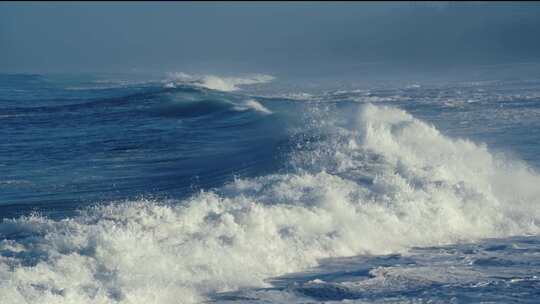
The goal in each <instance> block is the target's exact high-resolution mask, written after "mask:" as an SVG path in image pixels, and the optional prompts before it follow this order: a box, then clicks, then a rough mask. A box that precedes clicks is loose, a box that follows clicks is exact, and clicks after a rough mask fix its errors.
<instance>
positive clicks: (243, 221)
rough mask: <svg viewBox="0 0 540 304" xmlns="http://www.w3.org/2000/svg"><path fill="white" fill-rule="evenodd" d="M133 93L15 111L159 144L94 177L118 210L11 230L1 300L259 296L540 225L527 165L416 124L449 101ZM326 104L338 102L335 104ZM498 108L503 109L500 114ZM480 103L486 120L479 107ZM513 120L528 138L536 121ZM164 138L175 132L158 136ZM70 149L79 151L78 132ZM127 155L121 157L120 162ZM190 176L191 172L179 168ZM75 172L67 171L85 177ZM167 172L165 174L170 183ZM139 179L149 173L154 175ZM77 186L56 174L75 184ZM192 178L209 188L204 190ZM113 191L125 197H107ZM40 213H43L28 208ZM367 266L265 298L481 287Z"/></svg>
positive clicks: (84, 210) (0, 251)
mask: <svg viewBox="0 0 540 304" xmlns="http://www.w3.org/2000/svg"><path fill="white" fill-rule="evenodd" d="M122 90H126V88H125V87H123V88H122ZM406 90H415V91H414V92H413V93H414V94H419V92H418V91H417V90H423V89H422V88H420V87H416V86H415V87H412V88H407V89H406ZM461 90H463V88H461ZM129 91H130V94H128V95H125V96H119V97H118V96H116V97H107V98H103V97H102V98H99V99H97V100H93V101H84V102H80V101H74V100H69V101H65V100H64V101H55V102H54V103H55V104H54V106H53V105H50V104H45V105H39V106H36V105H32V106H21V105H20V103H18V105H17V107H14V106H12V107H9V104H8V106H6V109H11V111H12V112H10V114H9V115H15V116H14V117H9V118H5V119H8V120H10V121H9V123H11V124H13V125H14V126H15V125H16V123H17V122H18V120H17V119H22V118H18V117H17V116H16V115H19V114H20V115H23V117H25V119H36V120H37V121H39V122H41V125H42V126H43V125H45V126H47V118H49V119H50V120H49V121H48V122H49V123H51V124H53V123H59V122H57V121H56V120H57V119H60V118H61V117H64V118H66V117H69V119H70V120H71V121H72V120H73V119H81V121H85V120H88V121H87V122H86V123H87V124H85V125H83V126H82V127H84V128H86V129H85V130H86V131H87V133H86V134H84V135H82V136H88V134H93V133H92V132H93V129H92V128H91V127H89V126H92V125H94V124H96V123H97V122H101V123H102V124H107V123H108V121H109V120H110V121H113V122H111V123H114V124H115V125H116V126H117V129H116V130H114V132H119V131H118V130H122V132H127V131H129V130H131V129H129V128H127V129H125V128H126V127H131V128H133V130H136V131H138V132H143V134H141V138H136V139H134V141H135V143H133V145H134V146H133V148H130V152H129V154H132V153H134V154H136V155H137V157H136V158H135V159H130V160H129V161H127V160H125V159H118V160H116V161H115V162H114V165H115V167H109V166H108V164H107V163H99V162H97V161H96V162H95V166H97V167H98V168H99V169H100V170H112V168H117V169H116V170H118V171H119V172H117V173H118V174H119V175H118V176H117V175H115V174H114V173H108V175H107V176H106V178H105V179H104V180H100V179H99V178H96V180H97V181H96V180H94V181H92V182H88V183H87V184H84V183H83V184H82V186H81V187H83V186H84V188H85V189H86V190H87V191H88V192H90V193H89V194H86V196H85V199H86V200H88V201H92V200H93V201H94V202H100V203H101V204H98V205H93V206H87V205H84V204H82V203H79V204H78V205H77V207H78V209H79V210H78V211H77V212H74V213H68V212H65V209H68V207H66V204H63V205H61V206H60V207H58V209H60V211H64V213H62V212H61V213H62V215H61V216H55V214H54V213H53V214H47V213H46V212H45V211H46V210H47V209H43V210H42V212H41V213H26V214H23V215H22V216H18V217H13V218H9V217H5V218H4V219H3V220H2V222H1V224H0V240H1V241H0V300H1V301H0V302H2V303H198V302H204V301H208V300H215V301H221V300H223V301H233V300H234V301H240V302H241V301H249V300H250V299H252V300H255V298H253V296H254V294H256V293H257V290H259V291H260V290H261V289H260V288H265V287H270V286H272V285H271V282H270V281H267V279H269V278H272V277H276V276H279V275H283V274H286V273H291V272H299V271H305V270H306V269H309V268H310V267H315V266H321V261H323V260H322V259H327V258H343V257H351V256H373V255H375V256H381V257H383V256H384V255H387V254H394V255H395V254H397V257H398V258H396V261H397V262H395V263H398V262H399V263H402V264H403V265H419V264H421V263H420V261H421V260H420V259H419V258H415V256H413V257H411V259H412V260H407V258H399V257H401V256H402V255H403V256H406V255H407V254H410V253H411V250H413V251H412V252H414V250H415V249H414V248H416V247H418V246H420V247H437V246H446V245H451V244H456V243H466V242H472V243H474V242H478V241H479V240H481V239H485V238H503V239H504V238H508V237H511V236H516V235H533V236H537V235H538V234H539V233H540V208H539V205H540V188H538V185H539V184H540V176H539V175H538V174H537V173H536V172H535V171H534V169H533V168H531V167H530V165H528V164H527V163H526V162H524V161H519V160H516V158H515V157H509V156H508V154H507V153H500V152H494V151H492V149H490V148H488V146H487V145H486V144H481V143H475V142H473V141H471V140H467V139H461V138H459V137H451V136H448V135H445V134H443V133H441V131H440V130H438V129H437V127H436V126H435V125H433V124H432V123H429V122H427V120H426V119H424V120H423V119H419V118H416V117H415V116H422V117H426V118H429V117H431V118H432V119H433V118H439V117H440V115H442V114H441V113H443V112H444V111H440V110H438V111H437V110H436V109H435V107H436V106H439V107H445V105H440V104H438V103H426V102H424V101H414V103H408V104H405V105H403V104H392V103H391V102H390V104H382V103H381V104H373V103H366V102H361V101H359V100H357V99H355V100H353V99H354V98H358V99H359V98H361V96H365V92H351V93H346V94H352V97H354V98H352V97H351V96H343V94H345V93H343V92H339V93H336V94H326V95H325V96H327V97H324V96H321V97H320V98H319V100H317V101H316V102H309V101H308V100H304V101H302V102H298V101H297V100H290V99H286V98H277V97H274V98H263V97H253V96H249V97H248V96H245V95H242V94H236V95H235V94H230V93H227V92H218V91H212V90H206V89H201V88H199V87H197V86H196V87H190V86H186V85H185V84H184V85H182V86H180V87H178V86H177V87H174V88H172V87H165V88H163V87H159V86H157V85H148V84H145V85H144V87H143V88H141V86H140V85H137V86H136V90H134V88H130V89H129ZM122 92H123V91H122ZM122 92H116V93H115V94H120V93H122ZM93 94H95V93H93ZM108 94H109V93H108ZM340 94H341V95H340ZM409 94H410V95H412V93H409ZM429 94H432V92H430V91H427V93H425V95H424V96H429ZM336 95H338V96H341V97H340V98H338V97H336ZM328 96H333V97H328ZM324 98H326V100H327V102H321V99H324ZM381 98H383V97H381ZM426 99H427V97H426ZM372 100H373V99H368V101H372ZM484 100H485V99H484ZM392 102H394V101H392ZM51 103H53V102H51ZM486 103H487V105H484V107H485V110H486V111H488V112H489V111H491V108H492V106H490V105H491V104H489V103H488V102H486ZM516 103H517V104H516ZM522 103H523V101H519V102H518V101H516V102H515V103H514V104H512V101H509V102H508V104H507V105H506V106H507V107H509V108H510V109H509V111H512V106H513V107H514V108H517V107H520V106H523V105H522ZM467 106H468V105H467ZM400 107H401V108H400ZM529 107H531V108H532V109H534V108H535V107H538V103H534V102H531V103H530V104H529ZM403 108H407V109H408V111H406V110H404V109H403ZM472 110H474V111H477V110H478V108H477V105H474V108H472V109H470V111H472ZM413 112H414V113H417V114H418V115H412V114H411V113H413ZM433 113H436V114H433ZM464 113H467V112H466V111H465V110H463V109H462V110H461V111H460V112H456V113H455V115H456V116H458V117H460V118H462V117H463V115H464ZM520 113H521V112H520ZM79 114H80V116H77V115H79ZM444 114H445V115H447V114H448V112H444ZM506 114H507V113H505V115H506ZM64 115H65V116H64ZM523 115H525V114H523ZM527 115H531V113H530V111H529V113H528V114H527ZM29 117H30V118H29ZM75 117H78V118H75ZM475 117H477V116H475ZM135 118H136V119H135ZM132 119H134V120H135V121H131V120H132ZM123 120H126V122H125V124H124V125H123V124H122V123H124V121H123ZM448 121H451V120H447V122H448ZM499 123H500V124H504V125H505V126H507V127H508V128H507V129H508V130H512V128H510V127H511V126H514V125H513V124H514V123H523V120H515V119H514V118H512V119H511V120H510V122H509V121H508V120H506V121H504V120H501V121H499ZM132 124H133V125H132ZM141 125H142V126H145V127H146V128H141V127H140V126H141ZM442 125H443V126H444V124H442ZM160 128H161V129H163V130H165V131H166V132H165V133H159V132H157V131H156V130H159V129H160ZM102 130H103V129H102V128H100V129H97V130H96V132H95V134H97V133H99V132H98V131H102ZM448 130H449V131H448V132H449V133H451V132H455V133H457V132H459V131H462V130H461V129H451V128H449V129H448ZM475 130H477V131H478V129H475ZM516 130H521V129H520V128H514V132H518V131H516ZM152 132H154V133H152ZM485 132H488V133H486V134H491V133H489V132H491V131H485ZM524 132H525V131H524ZM120 133H121V132H120ZM150 134H153V136H150ZM163 134H169V135H170V136H171V137H170V139H169V140H165V141H164V142H163V143H161V144H160V143H159V141H156V138H159V137H160V136H163ZM121 135H122V136H120V135H119V138H123V137H124V136H125V134H121ZM142 135H144V136H142ZM57 136H59V137H60V135H57ZM63 136H66V135H65V134H64V135H63ZM71 136H75V135H73V134H71ZM96 136H97V135H96ZM110 136H111V133H106V134H103V138H109V137H110ZM132 136H134V135H132ZM148 138H149V139H148ZM23 139H24V138H23ZM54 140H55V142H56V143H57V144H61V145H62V144H64V143H63V142H62V139H61V138H56V137H55V139H54ZM71 140H72V141H71V142H73V139H71ZM146 140H149V141H146ZM21 141H22V139H21ZM115 144H117V143H115ZM137 144H138V146H137ZM150 144H152V145H153V146H151V147H150V148H147V147H144V146H145V145H150ZM14 149H15V147H14ZM17 149H21V148H20V147H18V146H17ZM28 149H30V148H28ZM85 149H86V148H85ZM145 149H148V150H145ZM109 151H111V150H109ZM112 151H114V150H112ZM263 151H266V152H263ZM143 152H144V153H143ZM100 153H104V152H103V151H102V150H98V151H95V152H92V151H87V154H86V155H85V157H84V158H85V161H86V162H90V161H91V160H95V159H98V158H99V157H103V155H102V154H100ZM110 153H111V154H109V157H111V156H112V155H117V154H115V153H116V152H110ZM53 155H54V154H53ZM173 155H176V158H173ZM225 163H226V164H225ZM69 165H70V164H64V168H65V167H68V166H69ZM80 166H83V165H82V164H80V163H79V164H77V165H76V166H75V167H77V168H78V167H80ZM161 170H164V171H165V173H167V174H164V172H163V171H161ZM156 171H158V173H156ZM177 171H181V172H182V173H178V174H179V175H174V174H173V173H175V172H177ZM143 173H144V174H143ZM65 174H67V175H68V176H67V177H66V176H64V178H66V179H67V178H71V177H72V176H71V175H69V173H65ZM160 174H163V176H162V177H163V179H159V178H157V177H159V176H160ZM196 174H197V175H198V176H199V179H198V182H196V183H195V182H193V179H192V176H193V175H196ZM139 175H144V176H143V177H140V179H137V178H136V177H138V176H139ZM61 178H62V176H60V177H58V178H57V179H56V180H58V181H60V182H62V179H61ZM130 178H132V179H130ZM124 179H127V181H125V183H124V188H120V189H118V191H117V192H116V193H118V192H119V194H118V196H110V197H105V198H106V199H107V200H104V198H103V197H102V196H103V192H104V191H103V189H99V190H95V191H94V192H92V191H90V190H91V189H92V188H91V187H89V185H93V186H94V187H99V186H100V185H104V184H106V183H108V182H110V181H115V182H120V181H122V180H124ZM163 180H166V181H167V183H173V184H176V185H177V186H170V187H171V188H172V190H170V191H166V192H165V193H166V196H163V197H160V196H157V197H156V194H155V193H159V191H157V190H162V189H168V188H167V187H164V186H163V185H167V183H164V182H163ZM188 181H189V182H191V183H192V185H193V184H195V185H197V187H194V186H192V185H189V186H188V184H187V183H188ZM29 182H33V183H37V182H38V181H36V180H30V181H29ZM182 183H184V185H185V186H184V188H182V185H183V184H182ZM6 185H7V184H6ZM65 185H66V186H65V188H68V185H69V184H68V183H66V184H65ZM10 187H11V188H8V190H10V191H11V193H12V194H11V196H12V197H14V198H17V196H16V194H17V192H16V189H17V188H16V186H10ZM17 187H24V185H23V186H20V185H19V186H17ZM160 187H161V188H160ZM141 188H143V189H148V188H153V189H157V190H155V191H154V192H151V194H153V196H152V195H150V196H149V195H144V192H138V193H137V192H136V190H138V189H141ZM39 189H42V191H43V192H46V191H47V188H46V187H44V188H39ZM178 189H182V191H178ZM177 191H178V193H177ZM105 192H106V191H105ZM133 193H135V194H139V195H140V194H141V193H142V194H143V197H142V198H140V197H137V196H133V195H132V194H133ZM51 195H53V194H51ZM62 195H64V198H65V199H66V200H68V201H71V204H74V203H73V202H74V201H76V200H73V197H76V195H85V194H84V193H82V194H81V193H80V192H76V191H73V193H70V192H69V191H67V193H63V194H62ZM8 198H9V196H8ZM111 198H123V199H122V200H121V201H116V202H111V203H107V202H108V200H110V199H111ZM21 201H22V198H21ZM16 202H17V201H16ZM24 204H28V203H26V202H25V203H18V204H14V205H10V206H11V207H10V208H17V207H21V206H23V205H24ZM36 204H37V205H34V207H35V206H39V205H40V204H41V205H43V204H45V205H47V203H46V202H38V203H36ZM6 210H7V209H6ZM479 246H480V245H479ZM488 247H489V246H488ZM488 247H486V248H488ZM441 248H442V247H441ZM460 248H461V247H460ZM489 248H492V250H491V251H489V250H488V249H489ZM489 248H488V249H486V250H487V251H486V252H488V251H489V252H492V251H495V252H496V251H497V250H504V246H503V247H500V246H499V247H496V246H495V247H493V246H492V247H489ZM497 248H499V249H497ZM500 248H503V249H500ZM509 248H510V247H509ZM539 248H540V247H539ZM458 249H459V248H458ZM459 250H461V249H459ZM459 250H455V251H459ZM434 252H435V253H430V254H429V255H427V256H429V257H430V258H432V259H433V261H439V260H440V259H441V258H440V257H439V256H437V254H439V255H440V254H441V251H440V250H439V251H437V250H434ZM391 257H392V256H391ZM394 257H395V256H394ZM424 257H426V255H424ZM391 259H392V258H390V260H391ZM400 259H402V260H400ZM414 259H416V260H414ZM386 261H387V262H388V261H389V260H388V259H387V260H386ZM411 261H414V262H413V263H411ZM363 263H364V264H363V265H368V266H370V267H372V268H371V269H365V270H363V272H362V271H360V272H358V274H356V275H352V274H349V275H348V278H349V279H350V277H351V276H353V277H354V276H356V277H357V278H358V277H361V278H362V280H360V283H355V284H356V285H354V284H352V283H351V284H352V285H351V284H348V285H347V284H345V283H343V281H340V282H337V283H332V282H328V281H331V280H330V279H328V278H326V279H325V280H321V279H316V280H313V279H314V278H311V279H312V280H311V281H309V282H308V280H306V281H305V282H303V283H301V284H300V285H298V284H295V285H294V286H293V285H291V286H288V287H283V288H282V289H279V288H277V289H276V288H274V289H268V292H266V294H265V298H264V297H263V298H262V299H263V300H265V301H267V302H276V303H283V302H295V301H296V302H301V301H305V300H306V299H311V300H316V301H319V300H320V301H328V300H344V299H362V295H363V294H366V292H375V291H376V290H382V289H384V288H386V289H384V290H386V292H388V293H387V296H391V295H392V294H394V295H395V292H396V290H397V291H400V290H401V292H402V293H401V294H403V295H404V296H405V299H402V300H411V299H407V298H406V297H407V294H408V293H407V288H413V289H414V288H418V287H417V286H423V285H422V284H423V283H421V282H426V281H429V282H447V281H448V282H449V280H450V279H451V278H454V279H455V280H457V281H460V278H464V277H466V274H464V273H458V272H455V273H446V276H445V277H444V279H442V278H441V276H444V275H445V274H440V276H439V277H434V275H433V270H434V269H435V268H429V269H427V270H426V269H425V268H414V269H412V268H411V269H412V270H407V269H408V268H404V267H405V266H399V265H400V264H398V265H397V266H393V267H394V268H391V267H390V264H385V263H379V262H373V261H370V260H366V261H363ZM474 263H476V264H474V265H480V266H481V265H482V263H487V264H489V265H492V264H493V263H497V260H496V259H495V260H493V259H486V258H485V256H480V255H478V256H475V260H474ZM434 264H436V263H435V262H434ZM430 265H431V264H430ZM437 265H438V264H437ZM437 265H435V266H437ZM353 266H354V263H350V264H346V265H345V268H346V269H351V268H353ZM428 266H429V265H428ZM435 266H434V267H435ZM439 266H440V267H442V266H441V265H439ZM439 266H437V267H439ZM396 267H397V268H396ZM407 267H412V266H407ZM426 267H427V266H426ZM422 269H423V270H422ZM428 270H429V271H428ZM422 271H424V272H422ZM439 271H440V270H439ZM364 272H365V274H362V273H364ZM342 274H343V273H342ZM403 278H405V279H404V280H405V281H400V280H403ZM469 279H470V277H469ZM421 280H423V281H421ZM437 280H438V281H437ZM474 280H477V277H475V279H474ZM474 280H473V281H474ZM392 282H397V283H395V284H394V283H392ZM340 284H341V285H340ZM440 284H442V283H440ZM353 285H354V286H353ZM295 286H296V287H295ZM389 286H390V287H389ZM407 286H408V287H407ZM410 286H413V287H410ZM415 286H416V287H415ZM353 287H354V288H353ZM252 288H253V290H255V292H251V293H250V292H248V293H247V296H245V295H244V296H245V297H243V298H242V297H236V298H235V297H225V296H221V297H220V296H216V295H220V294H221V295H223V294H224V293H226V292H231V291H236V290H239V289H240V290H252ZM399 288H401V289H399ZM262 290H264V289H262ZM449 293H450V294H451V292H449ZM411 294H413V293H411ZM366 299H367V300H371V302H376V300H377V299H374V298H366ZM420 299H421V298H420Z"/></svg>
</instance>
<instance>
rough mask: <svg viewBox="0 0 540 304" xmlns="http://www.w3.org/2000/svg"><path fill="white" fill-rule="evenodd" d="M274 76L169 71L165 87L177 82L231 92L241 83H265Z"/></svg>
mask: <svg viewBox="0 0 540 304" xmlns="http://www.w3.org/2000/svg"><path fill="white" fill-rule="evenodd" d="M274 79H275V78H274V77H273V76H270V75H264V74H255V75H251V76H247V77H220V76H216V75H203V76H195V75H189V74H186V73H182V72H176V73H169V80H167V82H166V84H165V87H167V88H173V87H175V86H176V85H178V84H189V85H194V86H199V87H203V88H207V89H211V90H218V91H224V92H232V91H237V90H239V89H240V86H243V85H254V84H261V83H267V82H270V81H272V80H274Z"/></svg>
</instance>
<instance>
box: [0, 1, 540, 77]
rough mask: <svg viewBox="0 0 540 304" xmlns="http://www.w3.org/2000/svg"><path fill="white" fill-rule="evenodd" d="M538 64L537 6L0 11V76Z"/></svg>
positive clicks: (25, 7) (2, 7)
mask: <svg viewBox="0 0 540 304" xmlns="http://www.w3.org/2000/svg"><path fill="white" fill-rule="evenodd" d="M529 62H531V63H538V62H540V3H482V2H480V3H468V4H462V3H457V2H456V3H452V2H437V3H435V2H423V3H418V2H400V3H375V2H373V3H349V2H342V3H329V2H328V3H321V2H317V3H310V2H266V3H255V2H252V3H249V2H205V3H195V2H193V3H185V2H176V3H175V2H162V3H156V2H132V3H130V2H122V3H105V2H81V3H60V2H40V3H11V2H3V3H0V73H1V72H5V73H8V72H9V73H13V72H31V73H59V72H60V73H62V72H69V73H78V72H167V71H185V72H198V73H205V72H206V73H221V74H234V73H246V72H261V73H268V74H290V75H298V76H303V75H316V74H339V73H345V74H346V73H354V72H355V71H358V70H362V71H366V72H368V71H370V72H374V73H375V72H376V71H381V70H385V69H387V70H388V69H390V70H392V69H393V70H397V69H401V70H403V71H408V70H437V69H448V68H449V67H467V66H475V65H476V66H490V65H505V64H521V65H523V64H525V65H527V64H528V63H529Z"/></svg>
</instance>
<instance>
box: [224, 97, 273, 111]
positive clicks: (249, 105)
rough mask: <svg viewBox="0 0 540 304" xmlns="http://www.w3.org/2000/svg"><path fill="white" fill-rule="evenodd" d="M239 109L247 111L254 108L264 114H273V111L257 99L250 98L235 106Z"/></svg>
mask: <svg viewBox="0 0 540 304" xmlns="http://www.w3.org/2000/svg"><path fill="white" fill-rule="evenodd" d="M234 109H235V110H237V111H247V110H254V111H257V112H260V113H263V114H272V113H273V112H272V111H270V110H268V108H266V107H265V106H263V105H262V104H261V103H260V102H258V101H256V100H255V99H248V100H246V101H244V102H243V103H242V104H240V105H236V106H235V107H234Z"/></svg>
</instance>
